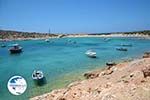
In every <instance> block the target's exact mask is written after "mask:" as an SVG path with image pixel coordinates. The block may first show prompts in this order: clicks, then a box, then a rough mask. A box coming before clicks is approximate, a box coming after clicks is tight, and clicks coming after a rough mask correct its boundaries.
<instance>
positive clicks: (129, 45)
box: [121, 44, 132, 47]
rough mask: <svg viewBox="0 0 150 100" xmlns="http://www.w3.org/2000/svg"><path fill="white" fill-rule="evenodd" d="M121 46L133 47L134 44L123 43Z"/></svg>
mask: <svg viewBox="0 0 150 100" xmlns="http://www.w3.org/2000/svg"><path fill="white" fill-rule="evenodd" d="M121 46H124V47H132V44H121Z"/></svg>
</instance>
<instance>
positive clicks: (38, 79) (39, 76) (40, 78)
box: [32, 70, 46, 86]
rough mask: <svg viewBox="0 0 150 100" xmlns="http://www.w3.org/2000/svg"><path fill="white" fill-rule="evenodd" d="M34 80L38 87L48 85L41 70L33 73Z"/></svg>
mask: <svg viewBox="0 0 150 100" xmlns="http://www.w3.org/2000/svg"><path fill="white" fill-rule="evenodd" d="M32 79H33V80H34V82H35V84H36V85H38V86H42V85H44V84H46V78H45V77H44V74H43V72H42V71H40V70H34V71H33V73H32Z"/></svg>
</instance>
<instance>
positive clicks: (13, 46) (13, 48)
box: [9, 44, 22, 54]
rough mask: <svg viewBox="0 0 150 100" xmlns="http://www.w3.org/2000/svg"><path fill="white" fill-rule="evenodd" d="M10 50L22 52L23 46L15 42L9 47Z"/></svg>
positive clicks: (11, 51) (13, 52)
mask: <svg viewBox="0 0 150 100" xmlns="http://www.w3.org/2000/svg"><path fill="white" fill-rule="evenodd" d="M9 51H10V53H11V54H15V53H21V52H22V47H21V46H19V44H13V45H11V48H10V49H9Z"/></svg>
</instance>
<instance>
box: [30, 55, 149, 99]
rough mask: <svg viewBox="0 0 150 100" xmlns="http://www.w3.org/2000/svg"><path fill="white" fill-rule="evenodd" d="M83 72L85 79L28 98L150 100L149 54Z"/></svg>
mask: <svg viewBox="0 0 150 100" xmlns="http://www.w3.org/2000/svg"><path fill="white" fill-rule="evenodd" d="M84 75H85V77H86V78H88V79H87V80H84V81H79V82H75V83H72V84H70V85H69V86H68V87H66V88H65V89H59V90H54V91H52V92H51V93H47V94H44V95H41V96H37V97H34V98H31V100H150V53H149V54H145V55H144V56H143V58H141V59H137V60H134V61H131V62H123V63H120V64H117V65H114V66H109V67H107V68H105V69H104V70H101V71H94V72H89V73H86V74H84Z"/></svg>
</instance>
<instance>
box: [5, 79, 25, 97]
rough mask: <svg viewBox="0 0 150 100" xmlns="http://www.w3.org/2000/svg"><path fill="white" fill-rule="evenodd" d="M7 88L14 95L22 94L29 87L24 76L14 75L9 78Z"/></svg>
mask: <svg viewBox="0 0 150 100" xmlns="http://www.w3.org/2000/svg"><path fill="white" fill-rule="evenodd" d="M7 88H8V90H9V92H10V93H12V94H13V95H21V94H22V93H24V92H25V90H26V89H27V83H26V80H25V79H24V78H23V77H22V76H13V77H11V78H10V79H9V81H8V84H7Z"/></svg>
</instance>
